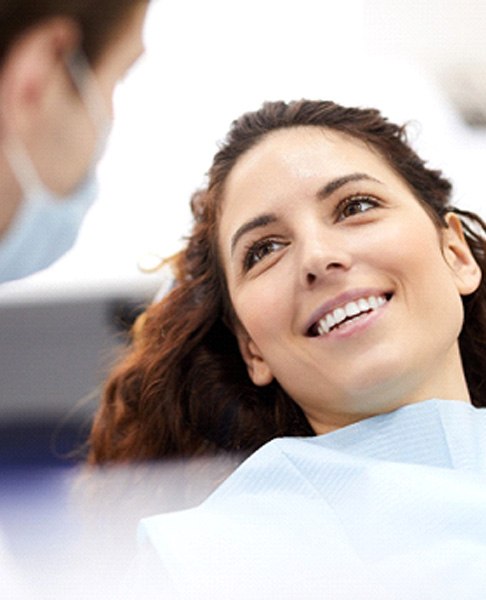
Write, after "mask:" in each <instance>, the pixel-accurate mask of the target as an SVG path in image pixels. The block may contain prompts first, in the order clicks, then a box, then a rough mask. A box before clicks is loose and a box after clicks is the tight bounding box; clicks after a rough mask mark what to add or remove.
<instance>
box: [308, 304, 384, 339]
mask: <svg viewBox="0 0 486 600" xmlns="http://www.w3.org/2000/svg"><path fill="white" fill-rule="evenodd" d="M391 297H392V294H391V293H384V294H377V295H373V294H370V295H365V296H362V297H359V298H356V300H352V301H349V302H345V303H343V304H342V305H340V306H336V307H335V308H333V309H332V310H329V311H328V312H325V313H324V314H323V315H322V316H321V317H320V318H319V319H317V321H315V322H314V323H313V324H312V325H311V326H310V327H309V329H308V330H307V335H308V336H309V337H319V336H325V335H327V334H328V333H330V332H331V331H334V330H335V329H339V328H340V327H342V326H343V325H344V324H347V323H350V322H351V321H356V320H358V319H360V318H361V317H362V316H363V315H366V314H369V313H372V312H374V311H375V310H377V309H378V308H381V307H382V306H384V305H385V304H386V303H387V302H388V301H389V300H390V299H391Z"/></svg>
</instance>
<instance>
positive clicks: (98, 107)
mask: <svg viewBox="0 0 486 600" xmlns="http://www.w3.org/2000/svg"><path fill="white" fill-rule="evenodd" d="M65 61H66V68H67V70H68V71H69V74H70V75H71V79H72V81H73V83H74V85H75V87H76V89H77V91H78V93H79V95H80V96H81V98H82V100H83V102H84V104H85V106H86V108H87V110H88V112H89V114H90V116H91V119H92V120H93V123H94V125H95V126H96V127H97V128H98V129H99V130H100V131H103V129H105V128H106V127H107V124H108V123H109V122H110V121H111V118H110V116H109V114H108V110H107V108H106V103H105V99H104V98H103V95H102V93H101V90H100V87H99V84H98V82H97V81H96V77H95V75H94V73H93V69H92V68H91V65H90V64H89V62H88V59H87V58H86V56H85V54H84V52H83V51H82V50H81V49H79V48H78V49H77V50H75V51H74V52H73V53H71V54H70V55H69V56H67V57H66V59H65Z"/></svg>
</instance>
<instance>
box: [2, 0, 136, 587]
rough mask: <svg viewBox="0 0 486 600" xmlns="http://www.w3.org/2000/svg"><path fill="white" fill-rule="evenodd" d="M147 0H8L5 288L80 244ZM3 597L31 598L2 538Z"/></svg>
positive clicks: (4, 69)
mask: <svg viewBox="0 0 486 600" xmlns="http://www.w3.org/2000/svg"><path fill="white" fill-rule="evenodd" d="M147 8H148V0H0V283H3V282H6V281H12V280H15V279H19V278H21V277H25V276H27V275H30V274H32V273H34V272H36V271H38V270H40V269H43V268H46V267H48V266H49V265H50V264H52V263H53V262H54V261H55V260H56V259H58V258H60V257H61V256H62V255H63V254H64V253H65V252H66V251H67V250H69V249H70V248H71V246H72V245H73V244H74V242H75V240H76V236H77V233H78V229H79V227H80V225H81V222H82V219H83V217H84V216H85V214H86V212H87V210H88V208H89V207H90V206H91V204H92V202H93V201H94V199H95V198H96V195H97V185H96V166H97V163H98V161H99V159H100V158H101V156H102V153H103V150H104V147H105V144H106V140H107V136H108V133H109V131H110V125H111V121H112V116H113V107H112V101H113V94H114V90H115V87H116V84H117V82H118V81H119V80H120V79H121V78H122V77H123V76H124V75H125V74H126V73H127V71H128V70H129V68H130V67H131V66H132V65H133V64H134V63H135V61H136V60H137V59H138V58H139V56H140V55H141V54H142V52H143V49H144V48H143V39H142V33H143V25H144V21H145V16H146V12H147ZM0 596H1V597H2V598H7V597H8V598H17V597H22V598H23V597H25V596H28V597H30V590H29V589H28V586H27V585H26V582H25V581H22V580H21V576H20V574H19V571H18V568H17V565H16V564H14V561H13V560H12V557H11V555H10V554H9V551H8V548H7V543H6V541H5V540H4V538H3V536H2V532H0Z"/></svg>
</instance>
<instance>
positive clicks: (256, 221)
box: [231, 173, 382, 254]
mask: <svg viewBox="0 0 486 600" xmlns="http://www.w3.org/2000/svg"><path fill="white" fill-rule="evenodd" d="M362 180H365V181H374V182H376V183H382V182H381V181H379V180H378V179H375V178H374V177H372V176H371V175H367V174H366V173H350V174H348V175H343V176H342V177H336V179H332V180H331V181H329V182H328V183H326V185H325V186H324V187H322V188H321V189H320V190H319V191H318V192H317V197H318V198H319V200H324V199H325V198H327V197H328V196H330V195H331V194H333V193H334V192H335V191H336V190H338V189H339V188H340V187H343V186H344V185H346V184H347V183H350V182H352V181H362ZM275 221H277V216H276V215H275V214H273V213H266V214H262V215H258V216H257V217H255V218H253V219H250V221H247V222H246V223H243V225H241V227H238V229H237V230H236V232H235V233H234V235H233V237H232V238H231V254H233V252H234V249H235V246H236V244H237V243H238V241H239V239H240V238H241V237H242V236H243V235H245V234H246V233H248V232H249V231H252V230H253V229H257V228H258V227H265V226H266V225H269V224H270V223H275Z"/></svg>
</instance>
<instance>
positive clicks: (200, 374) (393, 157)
mask: <svg viewBox="0 0 486 600" xmlns="http://www.w3.org/2000/svg"><path fill="white" fill-rule="evenodd" d="M297 126H315V127H323V128H327V129H331V130H334V131H338V132H342V133H343V134H346V135H348V136H351V137H353V138H357V139H359V140H362V141H363V142H365V143H366V144H368V145H369V146H370V147H371V148H373V149H374V150H375V151H377V152H378V153H380V155H381V156H383V157H384V159H385V160H386V161H387V162H388V164H389V165H391V167H392V168H393V169H394V170H395V171H396V172H397V173H398V174H399V175H400V176H401V177H402V178H403V180H405V181H406V182H407V183H408V185H409V186H410V188H411V190H412V191H413V193H414V194H415V196H416V197H417V199H418V201H419V202H420V203H421V204H422V205H423V206H424V207H425V209H426V210H427V212H428V213H429V214H430V216H431V218H432V219H433V221H434V222H435V223H436V226H437V227H438V228H443V227H447V225H446V222H445V220H444V216H445V215H446V213H448V212H450V211H453V212H455V213H456V214H457V215H458V216H459V218H460V219H461V221H462V224H463V227H464V232H465V236H466V238H467V241H468V244H469V246H470V248H471V250H472V253H473V254H474V257H475V259H476V261H477V262H478V264H479V265H480V268H481V270H482V272H483V273H484V272H485V269H486V225H485V223H484V222H483V221H482V220H481V218H480V217H478V216H477V215H475V214H473V213H471V212H467V211H463V210H459V209H457V208H454V207H452V206H451V205H450V204H449V201H450V195H451V184H450V183H449V181H448V180H447V179H445V178H444V177H443V176H442V173H441V172H440V171H437V170H432V169H429V168H427V166H426V164H425V162H424V161H423V160H422V159H421V158H419V157H418V156H417V154H416V153H415V152H414V150H413V149H412V148H411V147H410V145H409V143H408V142H407V138H406V131H405V128H404V127H401V126H397V125H395V124H393V123H390V122H389V121H388V120H387V119H386V118H384V117H383V116H382V115H381V114H380V113H379V111H377V110H375V109H362V108H345V107H342V106H339V105H337V104H335V103H333V102H327V101H309V100H301V101H296V102H291V103H288V104H287V103H284V102H268V103H265V104H264V105H263V106H262V108H261V109H260V110H258V111H256V112H250V113H247V114H245V115H243V116H242V117H241V118H240V119H238V120H236V121H234V122H233V124H232V127H231V130H230V131H229V134H228V136H227V138H226V140H225V142H224V143H223V145H222V147H221V149H220V151H219V152H218V153H217V154H216V156H215V157H214V161H213V165H212V167H211V169H210V171H209V182H208V185H207V187H206V188H205V189H203V190H200V191H199V192H197V193H196V194H195V195H194V196H193V198H192V211H193V215H194V225H193V229H192V232H191V234H190V236H189V238H188V241H187V245H186V247H185V248H184V249H183V250H182V251H181V252H179V253H178V254H177V255H175V256H174V257H172V259H170V264H171V265H172V268H173V271H174V274H175V279H176V285H175V286H174V288H173V289H172V291H171V292H170V293H169V294H168V295H166V296H165V297H164V298H163V299H162V300H161V301H160V302H158V303H156V304H154V305H152V306H150V307H149V308H148V309H147V311H146V312H145V313H144V314H143V317H142V319H141V320H139V321H138V322H137V324H136V326H135V329H134V334H133V340H132V344H131V347H130V348H129V349H128V352H127V355H126V356H125V357H124V359H123V360H122V361H121V362H120V363H119V364H118V365H117V366H116V367H115V369H114V371H113V372H112V374H111V376H110V377H109V379H108V381H107V384H106V387H105V390H104V395H103V398H102V403H101V407H100V408H99V411H98V413H97V415H96V417H95V420H94V424H93V428H92V432H91V436H90V440H89V446H90V449H89V455H88V461H89V462H90V463H92V464H100V463H105V462H110V461H137V460H143V459H158V458H163V457H171V456H172V457H173V456H178V457H181V456H186V457H187V456H195V455H200V454H203V453H207V452H209V453H211V452H217V451H219V450H235V451H243V452H251V451H253V450H255V449H257V448H258V447H259V446H261V445H262V444H264V443H265V442H267V441H268V440H270V439H272V438H275V437H277V436H284V435H287V436H296V435H297V436H301V435H313V431H312V429H311V427H310V425H309V423H308V422H307V420H306V418H305V416H304V414H303V412H302V410H301V409H300V408H299V407H298V406H297V404H296V403H295V402H294V401H293V400H292V399H291V398H290V397H289V395H288V394H287V393H286V392H285V391H284V390H283V389H282V388H281V386H280V385H279V384H278V382H276V381H273V382H272V383H271V384H270V385H267V386H264V387H257V386H256V385H254V384H253V383H252V382H251V380H250V379H249V377H248V374H247V370H246V366H245V364H244V362H243V359H242V357H241V355H240V352H239V348H238V345H237V342H236V338H235V335H234V334H233V331H232V324H233V323H234V318H235V315H234V314H233V312H232V307H231V303H230V301H229V295H228V291H227V289H226V283H225V278H224V274H223V270H222V266H221V263H220V258H219V253H218V247H217V226H218V215H219V207H220V205H221V201H222V199H223V197H224V188H225V182H226V179H227V177H228V175H229V173H230V172H231V170H232V168H233V167H234V165H235V163H236V162H237V161H238V159H239V158H240V157H241V156H242V155H243V154H244V153H245V152H247V151H248V150H249V149H251V148H252V147H254V146H255V145H256V144H258V143H259V142H260V141H261V140H262V138H264V137H265V136H266V135H267V134H269V132H272V131H275V130H278V129H283V128H289V127H297ZM463 303H464V309H465V321H464V326H463V329H462V332H461V335H460V350H461V355H462V359H463V363H464V368H465V374H466V378H467V383H468V386H469V389H470V393H471V397H472V401H473V403H474V404H475V405H476V406H482V405H484V404H486V400H485V398H484V396H485V394H484V386H485V376H486V352H485V348H486V281H485V280H484V278H483V280H482V282H481V284H480V287H479V288H478V290H477V291H476V292H474V293H473V294H471V295H470V296H468V297H465V298H464V299H463Z"/></svg>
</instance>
